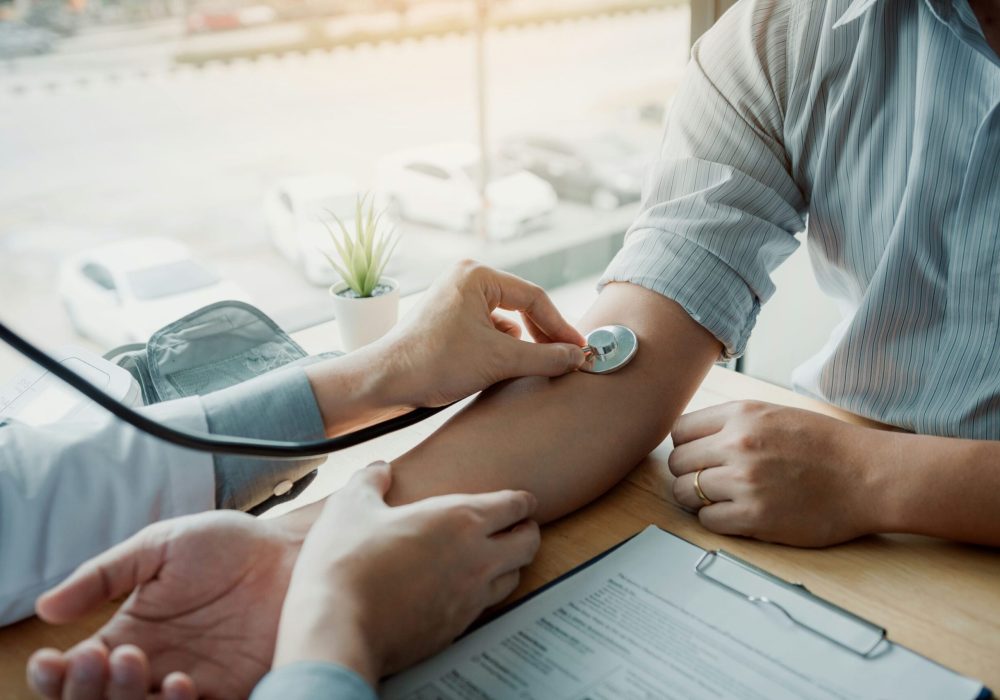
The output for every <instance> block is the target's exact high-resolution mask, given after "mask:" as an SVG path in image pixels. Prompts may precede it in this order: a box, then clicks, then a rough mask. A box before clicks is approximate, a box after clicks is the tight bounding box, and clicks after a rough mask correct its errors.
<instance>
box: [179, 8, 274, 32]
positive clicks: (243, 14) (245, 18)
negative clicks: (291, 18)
mask: <svg viewBox="0 0 1000 700" xmlns="http://www.w3.org/2000/svg"><path fill="white" fill-rule="evenodd" d="M277 19H278V13H277V12H276V11H275V9H274V8H273V7H270V6H268V5H248V6H245V7H236V6H231V5H210V6H206V7H204V8H201V9H198V10H196V11H194V12H192V13H190V14H189V15H188V16H187V19H186V22H185V23H186V25H187V31H188V33H189V34H199V33H202V32H221V31H226V30H229V29H241V28H243V27H255V26H258V25H262V24H270V23H272V22H274V21H276V20H277Z"/></svg>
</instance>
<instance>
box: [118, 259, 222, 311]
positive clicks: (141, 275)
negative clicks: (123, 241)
mask: <svg viewBox="0 0 1000 700" xmlns="http://www.w3.org/2000/svg"><path fill="white" fill-rule="evenodd" d="M218 282H219V277H218V276H217V275H216V274H215V273H213V272H211V271H209V270H207V269H205V268H204V267H202V266H201V265H199V264H198V263H196V262H195V261H193V260H178V261H176V262H172V263H167V264H165V265H156V266H154V267H147V268H143V269H141V270H135V271H133V272H129V273H128V286H129V289H130V290H131V292H132V296H134V297H135V298H136V299H139V300H140V301H149V300H151V299H162V298H163V297H168V296H176V295H179V294H185V293H187V292H193V291H196V290H198V289H204V288H205V287H211V286H212V285H214V284H216V283H218Z"/></svg>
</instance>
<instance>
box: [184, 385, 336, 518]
mask: <svg viewBox="0 0 1000 700" xmlns="http://www.w3.org/2000/svg"><path fill="white" fill-rule="evenodd" d="M201 401H202V404H203V406H204V408H205V416H206V418H207V420H208V429H209V431H210V432H212V433H214V434H216V435H235V436H238V437H254V438H264V439H269V440H282V441H293V442H300V441H311V440H319V439H322V438H323V437H324V435H325V430H324V426H323V417H322V416H321V415H320V412H319V406H318V405H317V404H316V397H315V396H314V395H313V392H312V386H311V385H310V384H309V379H308V377H307V376H306V373H305V372H304V371H303V370H302V369H301V368H298V367H295V368H282V369H279V370H275V371H273V372H268V373H267V374H264V375H262V376H260V377H256V378H254V379H251V380H249V381H246V382H242V383H240V384H237V385H235V386H232V387H229V388H228V389H223V390H222V391H217V392H214V393H212V394H208V395H206V396H203V397H202V398H201ZM324 459H325V458H324V457H314V458H311V459H306V460H294V461H293V460H286V459H267V458H257V457H242V456H238V455H216V456H215V505H216V507H217V508H235V509H239V510H249V509H250V508H252V507H253V506H255V505H257V504H259V503H261V502H263V501H265V500H267V499H268V498H270V497H271V496H272V495H275V494H276V489H277V492H281V491H283V490H287V489H285V488H278V487H280V486H281V485H282V484H284V483H285V482H292V483H294V482H296V481H298V480H299V479H301V478H302V477H303V476H305V475H306V474H308V473H309V472H311V471H312V470H313V469H314V468H315V467H316V466H317V465H318V464H321V463H322V462H323V461H324Z"/></svg>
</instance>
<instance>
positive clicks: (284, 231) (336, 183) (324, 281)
mask: <svg viewBox="0 0 1000 700" xmlns="http://www.w3.org/2000/svg"><path fill="white" fill-rule="evenodd" d="M357 197H358V186H357V183H356V182H355V181H354V179H353V178H351V177H348V176H347V175H336V174H331V175H311V176H305V177H297V178H289V179H287V180H283V181H281V182H279V183H278V184H277V185H276V186H275V187H274V188H273V189H272V190H271V191H270V192H268V194H267V196H266V198H265V200H264V215H265V216H266V217H267V225H268V228H270V229H271V242H272V243H273V244H274V247H275V248H277V249H278V252H280V253H281V254H282V255H283V256H284V257H286V258H287V259H288V260H289V261H291V262H292V263H294V264H295V265H298V266H299V267H301V268H302V272H303V274H305V276H306V279H308V280H309V281H310V282H312V283H313V284H320V285H330V284H333V283H334V282H336V281H338V280H339V279H340V277H339V276H338V275H337V273H336V272H334V270H333V268H332V267H330V263H328V262H327V260H326V258H325V257H323V255H322V253H326V254H327V255H330V256H332V257H334V259H335V260H336V257H335V255H336V250H335V248H334V246H333V243H332V241H331V239H330V233H329V231H328V230H327V228H326V225H324V223H323V222H324V221H326V222H327V223H328V224H332V225H333V230H334V231H336V232H338V235H339V230H340V229H339V227H337V225H336V223H335V222H334V221H333V217H331V216H330V213H331V212H332V213H333V214H336V215H337V217H338V218H339V219H340V220H341V221H342V222H343V224H344V226H346V227H347V230H348V231H352V232H353V230H354V228H353V227H354V212H355V205H356V203H357Z"/></svg>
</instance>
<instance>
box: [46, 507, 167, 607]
mask: <svg viewBox="0 0 1000 700" xmlns="http://www.w3.org/2000/svg"><path fill="white" fill-rule="evenodd" d="M155 527H156V526H153V528H146V529H145V530H142V531H141V532H139V533H138V534H136V535H134V536H132V537H130V538H129V539H127V540H125V541H124V542H122V543H121V544H118V545H116V546H114V547H112V548H111V549H109V550H108V551H106V552H104V553H103V554H100V555H98V556H96V557H94V558H93V559H91V560H90V561H87V562H84V563H83V564H81V565H80V566H79V567H78V568H77V569H76V571H74V572H73V573H72V574H70V576H69V578H67V579H66V580H65V581H63V582H62V583H60V584H59V585H58V586H56V587H55V588H52V589H51V590H49V591H47V592H46V593H43V594H42V595H41V596H40V597H39V598H38V600H37V601H36V602H35V611H36V612H37V613H38V616H39V617H40V618H42V619H43V620H45V621H46V622H49V623H51V624H56V625H61V624H65V623H67V622H72V621H74V620H77V619H79V618H80V617H82V616H83V615H85V614H87V613H88V612H90V611H92V610H94V609H95V608H96V607H98V606H99V605H101V604H102V603H105V602H107V601H109V600H114V599H115V598H119V597H121V596H123V595H125V594H126V593H129V592H131V591H132V590H133V589H134V588H136V587H137V586H139V585H141V584H143V583H146V582H147V581H149V580H151V579H153V578H154V577H155V576H156V574H157V572H159V570H160V567H161V565H162V564H163V555H164V548H163V546H162V541H161V539H160V538H159V537H158V536H157V535H156V529H155Z"/></svg>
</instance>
